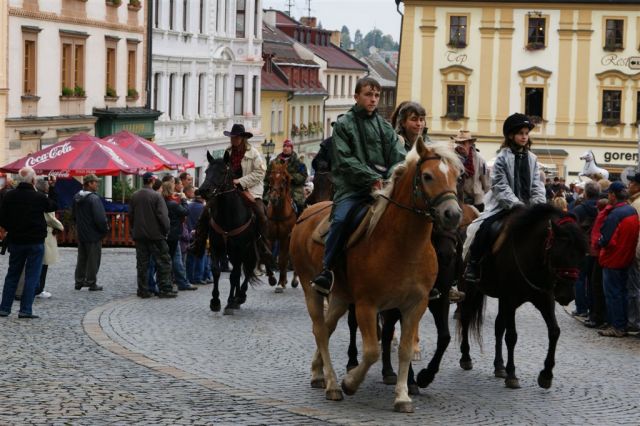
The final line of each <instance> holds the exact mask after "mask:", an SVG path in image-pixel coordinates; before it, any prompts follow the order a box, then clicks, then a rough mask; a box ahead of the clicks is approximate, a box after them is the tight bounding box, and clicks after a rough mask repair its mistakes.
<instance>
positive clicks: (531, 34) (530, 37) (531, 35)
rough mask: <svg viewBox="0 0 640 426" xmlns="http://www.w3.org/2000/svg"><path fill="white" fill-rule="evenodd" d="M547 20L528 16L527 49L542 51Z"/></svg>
mask: <svg viewBox="0 0 640 426" xmlns="http://www.w3.org/2000/svg"><path fill="white" fill-rule="evenodd" d="M546 30H547V19H546V18H543V17H540V16H529V27H528V31H527V48H528V49H542V48H544V46H545V33H546Z"/></svg>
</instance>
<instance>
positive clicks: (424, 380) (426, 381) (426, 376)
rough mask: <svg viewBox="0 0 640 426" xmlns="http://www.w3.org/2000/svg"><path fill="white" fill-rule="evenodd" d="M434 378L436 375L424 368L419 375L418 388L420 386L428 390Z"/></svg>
mask: <svg viewBox="0 0 640 426" xmlns="http://www.w3.org/2000/svg"><path fill="white" fill-rule="evenodd" d="M434 378H435V374H434V373H433V372H431V371H429V370H427V369H426V368H424V369H422V370H420V372H419V373H418V377H417V378H416V382H418V386H420V387H421V388H426V387H427V386H429V385H430V384H431V382H433V379H434Z"/></svg>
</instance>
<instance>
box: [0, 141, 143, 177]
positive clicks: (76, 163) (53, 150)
mask: <svg viewBox="0 0 640 426" xmlns="http://www.w3.org/2000/svg"><path fill="white" fill-rule="evenodd" d="M25 166H30V167H33V169H34V170H35V171H36V173H37V174H48V175H53V176H58V177H70V176H84V175H88V174H89V173H93V174H95V175H98V176H105V175H107V176H116V175H119V174H120V173H127V174H137V173H139V172H140V171H144V170H148V169H149V167H154V165H153V164H151V163H149V162H146V161H145V160H144V159H141V158H137V157H136V156H135V155H133V154H131V153H129V152H127V151H126V150H124V149H122V148H121V147H119V146H118V145H117V144H115V143H113V142H109V141H105V140H103V139H100V138H97V137H95V136H91V135H88V134H86V133H80V134H77V135H74V136H72V137H70V138H68V139H65V140H63V141H61V142H58V143H55V144H53V145H51V146H48V147H46V148H44V149H42V150H40V151H38V152H35V153H33V154H29V155H27V156H26V157H23V158H21V159H19V160H16V161H14V162H12V163H9V164H7V165H5V166H4V167H1V168H0V171H3V172H8V173H17V172H18V171H19V170H20V169H21V168H23V167H25Z"/></svg>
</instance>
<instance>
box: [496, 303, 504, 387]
mask: <svg viewBox="0 0 640 426" xmlns="http://www.w3.org/2000/svg"><path fill="white" fill-rule="evenodd" d="M500 306H502V304H500ZM504 331H505V324H504V313H503V309H502V308H499V309H498V315H497V316H496V323H495V336H496V355H495V358H494V359H493V375H494V376H495V377H499V378H501V379H506V378H507V369H506V368H504V360H503V359H502V339H503V338H504Z"/></svg>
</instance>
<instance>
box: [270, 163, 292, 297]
mask: <svg viewBox="0 0 640 426" xmlns="http://www.w3.org/2000/svg"><path fill="white" fill-rule="evenodd" d="M268 179H269V194H268V201H269V206H268V207H267V219H268V221H269V222H268V223H269V227H268V230H267V238H268V239H269V241H271V243H272V244H274V243H275V242H277V243H278V269H279V270H280V278H279V279H278V287H276V293H282V291H283V289H284V288H285V287H286V285H287V266H288V264H289V241H290V240H291V230H292V229H293V226H294V225H295V224H296V212H295V210H294V209H293V199H292V197H291V175H289V172H288V171H287V165H286V164H280V163H272V165H271V172H270V173H269V176H268ZM267 274H268V275H269V284H271V285H275V278H274V276H273V271H271V269H270V268H267ZM291 286H292V287H297V286H298V279H297V278H296V276H295V274H294V276H293V278H292V280H291Z"/></svg>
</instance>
